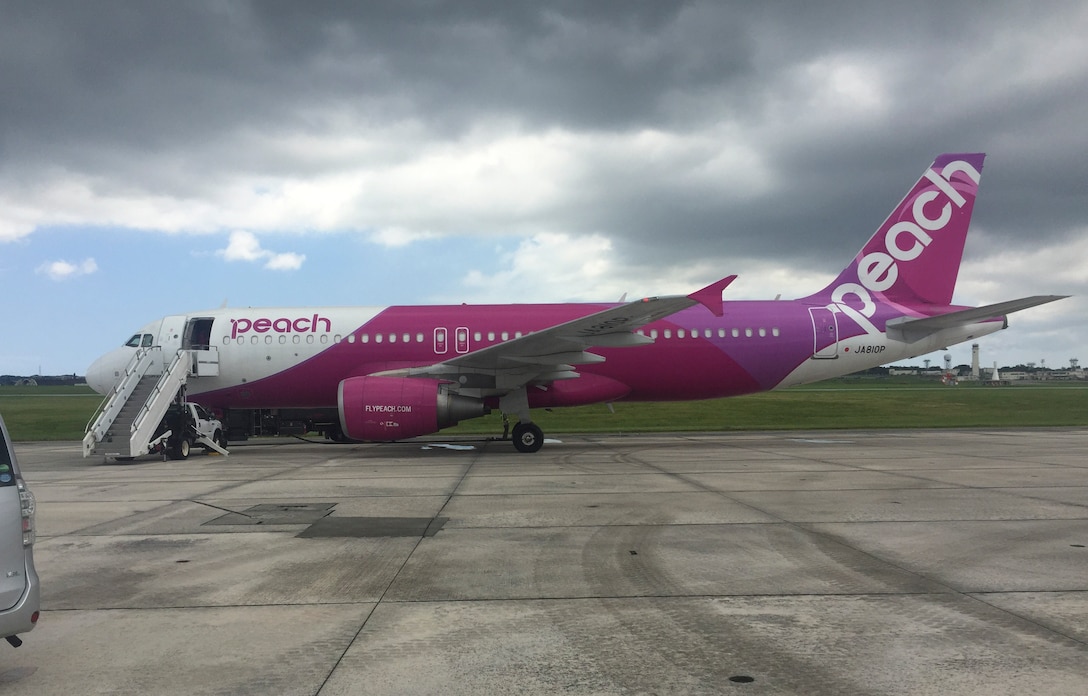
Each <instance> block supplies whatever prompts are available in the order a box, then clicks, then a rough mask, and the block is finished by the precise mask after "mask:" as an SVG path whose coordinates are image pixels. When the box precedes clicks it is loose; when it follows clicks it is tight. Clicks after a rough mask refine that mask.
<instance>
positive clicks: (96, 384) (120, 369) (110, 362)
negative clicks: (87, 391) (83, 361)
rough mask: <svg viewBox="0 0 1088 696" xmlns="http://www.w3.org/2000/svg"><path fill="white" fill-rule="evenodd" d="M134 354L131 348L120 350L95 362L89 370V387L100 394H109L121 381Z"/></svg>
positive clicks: (107, 354)
mask: <svg viewBox="0 0 1088 696" xmlns="http://www.w3.org/2000/svg"><path fill="white" fill-rule="evenodd" d="M134 352H135V350H133V349H131V348H118V349H116V350H111V351H110V352H109V353H106V354H105V355H103V356H102V357H101V358H99V359H98V360H95V361H94V362H93V363H91V366H90V367H88V368H87V385H88V386H89V387H90V388H91V389H94V390H95V391H96V392H98V393H99V394H102V395H106V394H109V393H110V392H111V391H113V388H114V387H115V386H117V384H118V382H120V381H121V375H122V374H124V371H125V366H126V365H128V361H129V360H130V359H131V358H132V354H133V353H134Z"/></svg>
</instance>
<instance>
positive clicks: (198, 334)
mask: <svg viewBox="0 0 1088 696" xmlns="http://www.w3.org/2000/svg"><path fill="white" fill-rule="evenodd" d="M214 322H215V319H214V318H212V317H195V318H193V319H190V320H189V321H188V322H187V323H186V324H185V336H184V339H183V340H182V343H181V347H182V348H184V349H185V350H189V351H193V374H194V375H195V376H197V377H218V376H219V348H218V347H217V346H213V345H212V344H211V343H212V324H213V323H214Z"/></svg>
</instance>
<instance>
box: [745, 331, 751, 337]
mask: <svg viewBox="0 0 1088 696" xmlns="http://www.w3.org/2000/svg"><path fill="white" fill-rule="evenodd" d="M744 335H745V336H746V337H748V338H751V337H752V330H751V329H745V330H744Z"/></svg>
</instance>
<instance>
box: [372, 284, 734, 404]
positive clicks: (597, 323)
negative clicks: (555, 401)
mask: <svg viewBox="0 0 1088 696" xmlns="http://www.w3.org/2000/svg"><path fill="white" fill-rule="evenodd" d="M734 280H736V276H735V275H731V276H728V277H725V278H722V279H721V280H719V281H716V282H714V283H711V284H710V285H707V286H706V287H705V288H702V289H700V290H697V291H695V292H693V293H691V294H690V295H670V296H665V297H647V298H643V299H641V300H636V301H634V302H628V303H626V304H621V305H618V306H616V307H610V308H608V309H605V310H602V311H600V312H595V313H593V314H590V315H587V316H584V317H581V318H578V319H574V320H572V321H568V322H564V323H562V324H556V325H555V326H550V327H548V328H546V329H542V330H540V331H534V332H532V333H529V334H526V335H524V336H521V337H519V338H515V339H512V340H509V341H504V342H502V343H497V344H495V345H491V346H488V347H486V348H481V349H480V350H476V351H473V352H471V353H466V354H464V355H459V356H457V357H454V358H451V359H449V360H445V361H443V362H440V363H435V364H433V365H426V366H423V367H412V368H405V369H399V370H389V371H386V372H381V373H377V374H376V375H375V376H383V377H425V378H430V379H439V380H445V381H448V382H450V383H451V384H450V389H451V390H453V391H458V392H463V393H473V394H475V395H479V396H494V395H498V394H504V393H506V392H509V391H511V390H514V389H518V388H520V387H524V386H525V385H527V384H529V383H536V384H544V383H548V382H553V381H556V380H561V379H572V378H575V377H578V373H577V372H575V370H574V366H575V365H585V364H590V363H598V362H603V361H604V358H603V357H602V356H600V355H598V354H596V353H592V352H590V351H589V350H588V349H590V348H595V347H607V348H618V347H626V346H640V345H646V344H649V343H653V342H654V341H653V339H652V338H649V337H647V336H643V335H641V334H638V333H635V331H636V330H637V329H639V328H641V327H643V326H645V325H647V324H651V323H653V322H655V321H658V320H659V319H663V318H665V317H667V316H669V315H671V314H675V313H677V312H679V311H681V310H684V309H687V308H688V307H693V306H695V305H697V304H701V305H703V306H704V307H706V308H707V309H709V310H710V311H711V312H712V313H714V315H715V316H721V315H722V312H723V308H722V291H724V290H725V288H726V287H728V286H729V284H730V283H732V282H733V281H734Z"/></svg>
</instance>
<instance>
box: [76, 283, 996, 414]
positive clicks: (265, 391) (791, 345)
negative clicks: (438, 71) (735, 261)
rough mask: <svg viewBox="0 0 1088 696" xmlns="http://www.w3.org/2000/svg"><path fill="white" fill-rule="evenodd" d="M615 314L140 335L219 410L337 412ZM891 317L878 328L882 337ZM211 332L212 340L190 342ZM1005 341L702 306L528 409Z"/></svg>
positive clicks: (373, 318)
mask: <svg viewBox="0 0 1088 696" xmlns="http://www.w3.org/2000/svg"><path fill="white" fill-rule="evenodd" d="M610 306H614V305H608V304H538V305H448V306H394V307H388V308H375V307H306V308H259V309H219V310H212V311H207V312H198V313H193V314H189V315H179V316H172V317H166V318H164V319H163V320H161V321H159V322H154V323H152V324H149V325H148V326H146V327H144V328H143V329H142V330H141V334H143V335H145V336H146V335H150V336H153V338H152V339H151V341H152V342H153V344H154V345H160V346H163V347H164V348H168V349H171V350H176V349H180V348H182V347H185V348H190V349H194V350H197V351H208V352H209V353H213V354H215V356H216V361H217V363H218V370H217V372H218V374H214V375H211V376H202V375H200V374H199V370H198V375H197V376H196V377H194V378H192V379H190V381H189V385H188V398H190V399H192V400H194V401H197V402H199V403H201V404H203V405H205V406H208V407H210V408H219V409H233V408H252V409H261V408H306V407H317V408H325V407H329V408H334V407H336V405H337V388H338V385H339V384H340V382H341V381H342V380H344V379H346V378H349V377H354V376H363V375H372V374H375V373H381V372H384V371H388V370H396V369H402V368H408V367H416V366H423V365H430V364H433V363H436V362H440V361H443V360H446V359H448V358H450V357H453V356H457V355H463V354H468V353H471V352H473V351H476V350H479V349H481V348H485V347H487V346H490V345H494V344H497V343H502V342H504V341H509V340H511V339H515V338H519V337H521V336H523V335H526V334H529V333H532V332H534V331H539V330H542V329H544V328H547V327H550V326H554V325H556V324H560V323H563V322H566V321H569V320H571V319H575V318H578V317H582V316H586V315H588V314H591V313H594V312H598V311H601V310H603V309H607V308H608V307H610ZM891 316H893V315H892V313H889V315H888V317H881V316H879V315H877V316H875V317H873V318H872V320H871V321H872V322H873V323H877V324H879V325H880V327H881V328H883V320H885V319H886V318H890V317H891ZM895 316H898V315H895ZM200 322H204V331H205V333H204V334H203V335H201V336H196V337H194V336H193V335H191V333H190V335H188V336H187V335H186V331H187V329H188V330H189V331H190V332H192V327H193V324H194V323H200ZM1001 327H1002V324H1001V323H1000V322H992V321H991V322H986V323H979V324H972V325H970V326H966V327H959V328H957V329H955V330H949V331H946V332H942V333H941V334H938V335H935V336H931V337H929V338H927V339H926V340H924V341H919V342H917V343H910V344H907V343H902V342H899V341H891V340H889V339H888V338H887V336H886V335H885V334H884V333H883V332H882V331H881V332H879V333H869V332H867V331H865V330H864V329H865V327H860V326H858V325H856V324H855V323H854V322H852V321H851V320H850V319H849V317H847V316H845V315H843V314H842V313H836V312H834V311H833V310H831V309H828V308H827V307H822V306H814V305H810V304H807V303H803V302H798V301H748V302H746V301H739V302H726V303H724V313H723V316H721V317H716V316H714V315H713V314H711V313H710V312H709V311H707V310H706V309H705V308H704V307H700V306H696V307H691V308H689V309H686V310H683V311H680V312H678V313H676V314H674V315H672V316H670V317H669V318H667V319H665V320H661V321H657V322H654V323H652V324H648V325H646V326H645V327H643V328H642V329H640V330H639V332H638V333H640V334H642V335H644V336H646V337H648V338H650V339H652V340H653V343H652V344H647V345H642V346H634V347H622V348H607V347H600V348H594V349H593V351H592V352H593V353H594V354H596V355H599V356H601V357H603V358H604V360H603V361H602V362H598V363H593V364H586V365H579V366H578V367H577V373H578V374H579V377H577V378H574V379H565V380H558V381H556V382H554V383H553V384H552V385H551V386H549V387H546V388H540V389H531V390H529V402H530V406H532V407H539V406H570V405H580V404H587V403H596V402H605V401H608V402H611V401H623V400H629V401H671V400H682V399H710V398H717V397H725V396H736V395H740V394H748V393H753V392H759V391H766V390H769V389H775V388H780V387H786V386H793V385H797V384H804V383H808V382H814V381H818V380H822V379H827V378H830V377H834V376H838V375H843V374H849V373H851V372H856V371H858V370H864V369H866V368H868V367H873V366H875V365H880V364H884V363H888V362H892V361H895V360H900V359H903V358H907V357H911V356H914V355H921V354H924V353H927V352H931V351H933V350H936V349H939V348H941V347H942V346H945V345H951V344H953V343H958V342H961V341H964V340H970V339H973V338H976V337H978V336H982V335H985V334H988V333H991V332H993V331H996V330H998V329H1000V328H1001ZM145 343H146V340H145ZM134 351H135V347H133V346H126V347H122V348H119V349H117V350H115V351H113V352H111V353H110V354H107V355H106V356H104V357H103V358H102V359H100V360H99V361H98V362H96V363H95V364H94V365H93V366H92V367H91V368H90V369H89V370H88V380H89V381H90V383H91V384H92V385H101V388H100V390H105V389H108V385H112V383H113V382H114V381H115V379H116V373H117V372H118V371H119V370H120V369H123V367H124V364H125V363H127V361H128V359H129V358H131V355H132V353H133V352H134ZM470 386H471V385H470ZM488 386H489V385H482V386H481V388H480V395H481V396H483V397H487V396H489V394H488V393H487V392H488Z"/></svg>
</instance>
